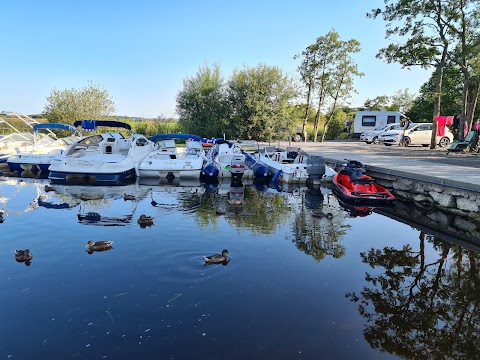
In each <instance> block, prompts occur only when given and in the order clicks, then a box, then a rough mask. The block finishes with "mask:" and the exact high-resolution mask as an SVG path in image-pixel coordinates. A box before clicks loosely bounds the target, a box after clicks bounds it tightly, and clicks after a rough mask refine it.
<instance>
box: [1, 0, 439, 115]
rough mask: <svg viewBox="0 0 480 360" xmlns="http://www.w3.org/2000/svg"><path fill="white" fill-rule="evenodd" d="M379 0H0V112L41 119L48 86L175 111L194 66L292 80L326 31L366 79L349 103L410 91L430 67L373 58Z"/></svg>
mask: <svg viewBox="0 0 480 360" xmlns="http://www.w3.org/2000/svg"><path fill="white" fill-rule="evenodd" d="M382 4H383V0H371V1H358V0H337V1H325V0H296V1H284V0H277V1H273V0H257V1H253V0H243V1H238V2H231V1H209V0H203V1H200V0H198V1H194V0H188V1H187V0H176V1H171V0H170V1H164V0H157V1H155V0H136V1H122V0H117V1H110V0H82V1H65V0H59V1H53V0H43V1H39V0H3V1H0V16H1V18H0V19H1V20H0V26H1V27H0V45H1V53H0V74H1V86H0V111H2V110H9V111H18V112H22V113H27V114H35V113H40V112H42V110H43V107H44V105H45V103H46V98H47V96H48V95H49V94H50V92H51V91H52V89H54V88H56V89H65V88H69V89H70V88H78V89H80V88H82V87H83V86H85V85H87V82H88V81H91V82H93V83H94V84H96V85H100V86H102V87H104V88H105V89H106V90H107V91H108V92H109V94H110V95H111V97H112V99H113V101H114V102H115V105H116V108H117V114H119V115H129V116H144V117H156V116H159V115H165V116H173V115H174V114H175V104H176V103H175V97H176V95H177V93H178V91H179V90H181V89H182V81H183V79H184V78H186V77H188V76H194V75H195V74H196V72H197V70H198V69H199V67H200V66H203V65H205V64H207V65H212V64H214V63H218V64H219V65H220V68H221V70H222V73H223V75H224V76H225V78H228V77H229V76H230V74H231V73H232V71H233V69H235V68H241V67H242V66H244V65H246V66H250V67H253V66H256V65H258V64H259V63H265V64H267V65H272V66H278V67H280V68H281V69H282V70H283V71H284V73H286V74H294V73H295V72H296V68H297V66H298V64H299V60H293V56H294V55H296V54H299V53H301V51H302V50H303V49H304V48H305V47H306V46H308V45H310V44H312V43H314V42H315V39H316V38H317V37H318V36H321V35H325V34H326V33H327V32H328V31H330V30H331V29H332V28H334V29H335V30H337V31H338V32H339V34H340V36H341V38H342V39H343V40H348V39H351V38H355V39H357V40H359V41H360V42H361V46H362V51H361V53H359V54H357V55H356V56H355V59H356V61H357V63H358V67H359V70H360V71H362V72H364V73H365V76H364V77H363V78H361V79H358V80H356V82H355V86H356V88H357V90H358V92H359V94H358V95H355V96H354V97H353V99H352V100H351V105H358V106H360V105H362V104H363V102H364V101H365V100H366V99H367V98H373V97H375V96H378V95H392V94H393V93H394V92H395V91H397V90H401V89H406V88H408V89H409V91H410V92H412V93H418V89H419V87H420V86H421V85H422V84H423V83H424V82H425V81H426V80H427V79H428V78H429V76H430V74H431V71H424V70H421V69H412V70H405V69H401V67H400V66H399V65H396V64H387V63H385V62H383V61H381V60H377V59H376V58H375V54H376V53H377V51H378V49H380V48H381V47H382V46H385V45H386V44H387V42H386V40H384V23H383V21H381V20H371V19H367V18H366V16H365V14H366V12H367V11H369V10H370V9H371V8H374V7H378V6H382Z"/></svg>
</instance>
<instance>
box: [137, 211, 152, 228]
mask: <svg viewBox="0 0 480 360" xmlns="http://www.w3.org/2000/svg"><path fill="white" fill-rule="evenodd" d="M137 223H138V225H140V227H142V228H145V227H147V226H152V225H153V217H151V216H147V215H144V214H142V215H140V218H139V219H138V220H137Z"/></svg>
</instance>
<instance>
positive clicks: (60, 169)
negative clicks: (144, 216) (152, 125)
mask: <svg viewBox="0 0 480 360" xmlns="http://www.w3.org/2000/svg"><path fill="white" fill-rule="evenodd" d="M74 126H75V127H77V126H82V128H83V130H85V131H94V130H96V129H97V127H99V126H102V127H109V128H124V129H127V130H128V131H129V135H128V136H127V137H124V136H123V135H122V134H121V133H119V132H105V133H102V134H94V135H90V136H85V137H83V138H82V139H81V140H79V141H77V142H75V143H73V144H72V145H70V147H69V148H68V149H67V150H66V152H65V155H64V156H63V157H57V158H54V159H53V160H52V163H51V165H50V167H49V171H50V173H49V176H48V178H49V179H50V180H52V181H66V182H76V183H91V184H119V183H123V182H128V181H130V180H133V179H134V178H135V177H136V176H138V175H139V174H138V165H139V164H140V162H142V160H143V159H145V158H146V157H147V156H148V154H150V152H152V150H153V142H151V141H149V140H148V139H147V138H146V137H145V136H144V135H141V134H135V133H133V132H132V131H131V127H130V125H129V124H126V123H123V122H119V121H106V120H105V121H103V120H79V121H76V122H75V123H74Z"/></svg>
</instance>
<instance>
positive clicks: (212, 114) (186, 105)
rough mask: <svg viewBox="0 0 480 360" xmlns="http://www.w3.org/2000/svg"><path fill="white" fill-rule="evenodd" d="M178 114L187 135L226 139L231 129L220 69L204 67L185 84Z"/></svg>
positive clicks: (181, 93) (216, 66)
mask: <svg viewBox="0 0 480 360" xmlns="http://www.w3.org/2000/svg"><path fill="white" fill-rule="evenodd" d="M177 113H178V115H179V123H180V125H181V127H182V128H183V130H184V131H185V132H189V133H193V134H196V135H200V136H205V137H212V136H214V137H219V136H223V134H224V132H226V131H227V128H228V122H227V118H228V111H227V104H226V89H225V82H224V80H223V77H222V75H221V72H220V67H219V65H217V64H214V65H213V66H212V67H209V66H207V65H204V66H203V67H200V68H199V70H198V71H197V74H196V76H194V77H187V78H186V79H184V80H183V89H182V90H180V91H179V92H178V94H177Z"/></svg>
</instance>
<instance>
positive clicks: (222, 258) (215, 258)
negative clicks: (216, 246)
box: [203, 250, 230, 265]
mask: <svg viewBox="0 0 480 360" xmlns="http://www.w3.org/2000/svg"><path fill="white" fill-rule="evenodd" d="M228 254H229V252H228V250H223V251H222V255H220V254H213V255H210V256H204V257H203V258H204V259H205V262H206V263H207V264H223V265H226V264H227V263H228V262H229V261H230V258H229V257H228V256H227V255H228Z"/></svg>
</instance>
